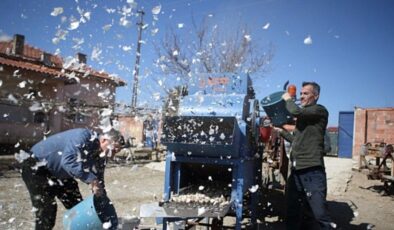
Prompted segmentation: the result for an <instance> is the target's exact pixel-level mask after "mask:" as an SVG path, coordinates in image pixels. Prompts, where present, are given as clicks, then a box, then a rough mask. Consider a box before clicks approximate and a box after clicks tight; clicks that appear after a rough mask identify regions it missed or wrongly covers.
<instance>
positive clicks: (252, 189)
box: [249, 184, 259, 193]
mask: <svg viewBox="0 0 394 230" xmlns="http://www.w3.org/2000/svg"><path fill="white" fill-rule="evenodd" d="M257 189H259V185H258V184H256V185H253V186H252V187H251V188H249V191H250V192H251V193H255V192H256V191H257Z"/></svg>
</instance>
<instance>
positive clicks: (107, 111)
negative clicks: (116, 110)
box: [101, 109, 112, 117]
mask: <svg viewBox="0 0 394 230" xmlns="http://www.w3.org/2000/svg"><path fill="white" fill-rule="evenodd" d="M111 114H112V109H102V110H101V116H102V117H109V116H111Z"/></svg>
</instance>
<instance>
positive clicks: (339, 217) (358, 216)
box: [0, 157, 394, 230]
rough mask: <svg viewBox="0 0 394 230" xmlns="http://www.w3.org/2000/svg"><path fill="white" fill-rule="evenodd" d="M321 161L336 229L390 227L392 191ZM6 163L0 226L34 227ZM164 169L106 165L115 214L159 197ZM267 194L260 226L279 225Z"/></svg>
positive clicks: (340, 163) (278, 207) (2, 161)
mask: <svg viewBox="0 0 394 230" xmlns="http://www.w3.org/2000/svg"><path fill="white" fill-rule="evenodd" d="M325 161H326V167H327V178H328V200H329V210H330V212H331V215H332V217H333V220H334V222H335V223H336V224H337V225H338V228H339V229H387V230H388V229H394V227H393V226H394V218H393V214H394V211H393V207H394V195H393V194H384V190H383V183H382V182H381V181H379V180H368V179H367V177H366V175H365V174H363V173H362V172H358V171H353V170H351V166H352V162H351V160H343V159H337V158H326V159H325ZM11 162H12V161H11V160H10V157H8V158H4V157H1V158H0V213H1V215H0V229H33V226H34V224H33V212H32V206H31V203H30V199H29V196H28V192H27V190H26V187H25V185H24V183H23V181H22V179H21V177H20V174H19V172H18V171H17V170H15V169H13V168H12V166H11ZM163 169H164V162H154V163H140V164H109V165H108V167H107V170H106V186H107V190H108V194H109V198H110V199H111V200H112V202H113V203H114V205H115V208H116V210H117V213H118V216H119V217H122V218H124V219H134V220H135V219H137V218H138V216H139V209H140V205H141V204H144V203H152V202H158V201H159V200H161V198H162V191H163V187H164V172H163ZM80 188H81V192H82V193H83V195H84V196H85V197H86V196H88V195H89V194H90V191H89V187H88V186H87V185H85V184H82V183H81V184H80ZM267 195H268V196H266V198H265V199H267V200H266V201H264V202H269V203H270V204H271V205H272V210H273V212H272V213H271V214H272V215H271V216H270V217H266V218H265V221H264V222H263V223H261V224H260V225H259V229H283V226H284V225H283V217H282V216H281V214H282V213H283V199H282V198H279V199H276V198H274V196H272V197H270V195H271V194H267ZM271 199H272V200H271ZM64 212H65V209H64V208H63V206H62V205H61V204H60V203H58V213H57V222H56V226H55V229H62V217H63V213H64ZM275 213H276V214H277V215H279V216H275V215H274V214H275ZM139 221H140V229H141V228H147V229H149V228H151V227H155V228H157V229H160V227H161V226H160V225H155V221H154V219H152V218H145V219H140V220H139ZM225 223H226V222H225Z"/></svg>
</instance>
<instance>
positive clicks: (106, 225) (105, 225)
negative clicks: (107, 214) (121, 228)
mask: <svg viewBox="0 0 394 230" xmlns="http://www.w3.org/2000/svg"><path fill="white" fill-rule="evenodd" d="M110 227H112V224H111V221H108V222H104V223H103V228H104V229H109V228H110Z"/></svg>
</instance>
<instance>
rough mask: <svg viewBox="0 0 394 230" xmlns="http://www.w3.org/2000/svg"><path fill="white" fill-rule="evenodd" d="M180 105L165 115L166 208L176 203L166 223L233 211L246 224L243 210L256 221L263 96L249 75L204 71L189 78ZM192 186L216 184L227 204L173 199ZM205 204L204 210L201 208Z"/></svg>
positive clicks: (239, 223) (220, 214) (204, 188)
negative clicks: (259, 98)
mask: <svg viewBox="0 0 394 230" xmlns="http://www.w3.org/2000/svg"><path fill="white" fill-rule="evenodd" d="M178 111H179V112H178V116H171V117H165V118H164V121H163V132H162V143H163V144H164V145H166V146H167V155H166V168H165V184H164V208H166V207H167V211H168V212H170V211H171V210H170V209H171V207H172V208H173V209H172V211H173V212H172V215H171V216H172V217H167V218H164V220H163V229H166V228H167V223H168V222H172V221H176V220H186V219H192V218H203V217H224V216H228V215H234V216H235V217H236V226H235V227H236V229H241V221H242V219H243V217H244V216H248V217H250V218H251V223H252V224H256V222H257V221H256V218H257V215H258V214H257V213H258V211H257V210H258V207H257V206H258V203H259V199H260V197H259V195H258V194H259V192H256V191H255V190H253V189H251V188H257V187H260V188H261V165H262V162H261V159H262V158H261V156H260V155H259V154H258V153H257V144H256V143H257V138H258V124H257V122H258V119H257V118H258V117H259V108H258V101H257V100H256V99H255V97H254V90H253V87H252V81H251V79H250V77H249V76H247V75H237V74H205V75H199V76H198V77H197V78H196V79H195V81H194V82H192V83H191V84H189V92H188V95H187V96H184V97H183V98H182V100H181V101H180V104H179V109H178ZM190 187H200V190H202V191H198V192H202V193H203V192H205V191H206V190H208V189H206V188H207V187H213V188H214V189H216V190H219V192H222V193H223V195H224V197H226V199H227V204H228V205H222V206H218V205H216V206H215V205H209V204H208V205H207V204H200V205H199V204H197V205H194V206H190V205H189V206H187V205H186V206H182V205H180V204H177V205H173V204H172V203H173V202H172V200H173V199H171V198H172V196H176V195H177V194H180V193H181V192H182V191H185V190H187V189H188V188H190ZM201 188H203V189H201ZM251 191H252V192H251ZM246 196H248V199H246V198H245V197H246ZM200 203H202V202H200ZM201 208H204V212H197V211H198V210H200V209H201ZM174 209H175V210H176V211H174Z"/></svg>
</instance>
